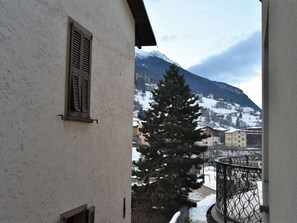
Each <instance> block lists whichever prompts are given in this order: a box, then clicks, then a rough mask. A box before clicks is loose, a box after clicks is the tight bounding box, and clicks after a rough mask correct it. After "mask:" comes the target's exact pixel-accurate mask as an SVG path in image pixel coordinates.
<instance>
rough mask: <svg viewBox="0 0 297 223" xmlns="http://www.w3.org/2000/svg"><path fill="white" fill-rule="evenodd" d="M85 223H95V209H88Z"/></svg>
mask: <svg viewBox="0 0 297 223" xmlns="http://www.w3.org/2000/svg"><path fill="white" fill-rule="evenodd" d="M87 223H95V207H94V206H92V207H90V208H89V209H88V220H87Z"/></svg>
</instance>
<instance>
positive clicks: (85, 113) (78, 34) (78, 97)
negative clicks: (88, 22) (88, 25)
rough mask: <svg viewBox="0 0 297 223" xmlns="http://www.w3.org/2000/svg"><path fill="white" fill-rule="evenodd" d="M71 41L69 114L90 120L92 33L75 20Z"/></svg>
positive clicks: (79, 118) (83, 119) (78, 118)
mask: <svg viewBox="0 0 297 223" xmlns="http://www.w3.org/2000/svg"><path fill="white" fill-rule="evenodd" d="M70 41H71V42H70V63H69V66H70V67H69V84H68V86H69V87H68V88H69V90H68V99H69V101H68V112H67V114H68V116H69V117H70V118H71V117H74V118H75V119H76V120H82V121H90V92H91V91H90V86H91V49H92V34H91V33H90V32H88V31H87V30H86V29H84V28H83V27H81V26H80V25H79V24H77V23H76V22H74V21H73V22H72V25H71V38H70Z"/></svg>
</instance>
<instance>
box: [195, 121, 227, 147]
mask: <svg viewBox="0 0 297 223" xmlns="http://www.w3.org/2000/svg"><path fill="white" fill-rule="evenodd" d="M201 131H202V134H204V135H206V136H207V138H205V139H203V140H202V141H199V142H197V144H198V145H200V146H218V145H222V144H223V143H222V141H221V132H220V131H218V130H215V129H213V128H211V127H209V126H205V127H203V128H201Z"/></svg>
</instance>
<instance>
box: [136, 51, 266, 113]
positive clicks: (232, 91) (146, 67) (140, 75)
mask: <svg viewBox="0 0 297 223" xmlns="http://www.w3.org/2000/svg"><path fill="white" fill-rule="evenodd" d="M172 63H174V62H173V61H171V60H170V59H169V58H167V57H166V56H165V55H163V54H161V53H160V52H157V51H153V52H150V53H147V52H144V51H141V50H136V52H135V84H136V89H141V88H143V86H145V85H147V84H155V83H157V82H158V81H159V80H160V79H162V78H163V74H164V72H165V70H166V69H168V67H169V66H170V64H172ZM180 73H181V74H183V75H184V77H185V80H186V82H187V84H189V86H190V88H191V89H192V91H193V92H195V93H198V94H203V95H204V96H207V95H209V94H213V95H214V97H215V98H223V99H225V100H226V101H230V102H235V103H237V104H239V105H241V106H243V107H251V108H253V109H254V110H256V111H261V109H260V108H259V107H258V106H257V105H256V104H255V103H254V102H253V101H252V100H251V99H250V98H249V97H248V96H247V95H246V94H244V93H243V91H242V90H240V89H239V88H236V87H233V86H231V85H228V84H226V83H222V82H216V81H211V80H209V79H207V78H203V77H200V76H198V75H195V74H193V73H191V72H189V71H187V70H185V69H183V68H182V67H180ZM141 86H142V87H141ZM142 90H145V89H142Z"/></svg>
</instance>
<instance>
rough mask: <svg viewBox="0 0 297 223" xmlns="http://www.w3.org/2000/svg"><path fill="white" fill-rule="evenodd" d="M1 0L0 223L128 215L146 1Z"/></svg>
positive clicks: (78, 221)
mask: <svg viewBox="0 0 297 223" xmlns="http://www.w3.org/2000/svg"><path fill="white" fill-rule="evenodd" d="M0 5H1V7H0V21H1V22H0V42H1V44H0V58H1V59H0V67H1V70H2V71H1V82H0V94H1V100H0V108H1V119H0V159H1V161H0V179H1V180H0V222H1V223H12V222H15V223H40V222H48V223H58V222H61V223H62V222H63V223H70V222H71V223H86V222H88V223H92V222H96V223H103V222H104V223H105V222H111V223H114V222H117V223H119V222H123V223H124V222H126V223H128V222H131V138H132V131H131V122H132V108H133V89H134V49H135V45H136V46H137V47H139V48H141V47H142V46H148V45H156V41H155V37H154V33H153V31H152V28H151V25H150V21H149V18H148V15H147V13H146V10H145V6H144V3H143V1H142V0H128V1H125V0H124V1H123V0H113V1H110V0H97V1H90V0H85V1H79V0H63V1H47V0H43V1H39V0H27V1H1V3H0Z"/></svg>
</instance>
